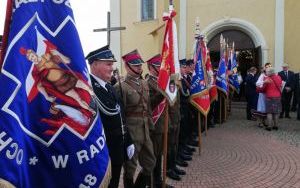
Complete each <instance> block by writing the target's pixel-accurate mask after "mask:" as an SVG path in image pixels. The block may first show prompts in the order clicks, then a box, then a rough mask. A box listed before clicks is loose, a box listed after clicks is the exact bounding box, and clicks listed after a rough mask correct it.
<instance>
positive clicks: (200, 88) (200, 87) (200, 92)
mask: <svg viewBox="0 0 300 188" xmlns="http://www.w3.org/2000/svg"><path fill="white" fill-rule="evenodd" d="M202 43H203V38H202V37H197V38H196V46H195V51H194V56H193V57H194V64H195V71H194V73H193V77H192V83H191V88H190V101H191V103H192V105H193V106H195V107H196V108H197V109H198V110H199V111H200V112H201V113H202V114H204V115H207V113H208V112H209V109H210V98H209V90H208V86H207V78H206V77H207V75H206V74H207V73H206V68H205V64H204V63H203V61H204V60H203V57H202V55H203V50H204V51H205V54H206V49H204V46H203V45H202Z"/></svg>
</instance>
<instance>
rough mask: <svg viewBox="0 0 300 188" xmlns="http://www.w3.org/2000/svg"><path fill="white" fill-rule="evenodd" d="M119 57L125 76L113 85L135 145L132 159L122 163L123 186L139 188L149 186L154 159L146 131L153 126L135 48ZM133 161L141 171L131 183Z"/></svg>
mask: <svg viewBox="0 0 300 188" xmlns="http://www.w3.org/2000/svg"><path fill="white" fill-rule="evenodd" d="M122 59H123V61H124V62H125V68H126V71H127V75H126V77H125V80H124V81H123V82H122V84H121V87H120V86H119V84H116V85H115V88H116V90H117V93H119V94H120V96H121V98H122V101H123V105H124V113H125V117H126V120H125V121H126V125H127V127H128V132H129V134H130V136H131V138H132V141H133V143H134V145H135V148H136V152H135V154H134V156H133V158H132V159H131V160H129V161H127V162H126V163H125V165H124V187H125V188H130V187H138V188H142V187H146V186H151V174H152V171H153V169H154V166H155V160H156V159H155V156H154V152H153V144H152V141H151V139H150V134H149V132H150V129H153V122H152V111H151V107H150V97H149V88H148V84H147V82H146V81H145V80H144V79H143V78H142V76H141V74H142V63H143V60H142V58H141V56H140V55H139V53H138V51H137V50H134V51H132V52H130V53H128V54H126V55H124V56H123V57H122ZM137 161H138V162H139V164H140V166H141V167H142V170H141V172H140V173H139V175H138V177H137V179H136V181H135V183H133V177H134V174H135V171H136V168H137Z"/></svg>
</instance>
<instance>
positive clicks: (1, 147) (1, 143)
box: [0, 132, 12, 152]
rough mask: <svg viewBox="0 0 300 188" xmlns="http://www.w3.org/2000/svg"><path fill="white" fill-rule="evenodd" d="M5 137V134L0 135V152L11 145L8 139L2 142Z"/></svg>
mask: <svg viewBox="0 0 300 188" xmlns="http://www.w3.org/2000/svg"><path fill="white" fill-rule="evenodd" d="M5 135H6V132H1V134H0V152H1V151H2V150H3V149H4V148H6V146H7V145H8V144H9V143H11V141H12V138H10V137H9V138H8V139H7V140H6V141H4V140H3V137H4V136H5Z"/></svg>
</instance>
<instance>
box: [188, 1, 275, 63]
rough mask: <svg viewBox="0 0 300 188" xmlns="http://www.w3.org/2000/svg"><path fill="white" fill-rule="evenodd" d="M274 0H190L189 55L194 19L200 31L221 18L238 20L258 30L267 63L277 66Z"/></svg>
mask: <svg viewBox="0 0 300 188" xmlns="http://www.w3.org/2000/svg"><path fill="white" fill-rule="evenodd" d="M275 3H276V2H275V0H272V1H270V0H250V1H249V0H214V1H211V0H201V1H199V0H188V1H187V20H188V23H187V27H188V28H187V51H186V53H187V56H188V57H189V56H190V55H191V51H192V44H193V41H194V38H193V36H194V29H195V18H196V17H199V19H200V27H201V30H203V29H204V28H206V27H207V26H209V25H210V24H212V23H214V22H217V21H218V20H222V19H230V18H239V19H242V20H245V21H247V22H250V23H252V24H253V25H255V27H257V28H258V29H259V30H260V32H261V33H262V35H263V36H264V38H265V40H266V43H267V44H266V45H267V46H268V49H264V50H267V51H268V56H269V57H267V58H268V61H270V62H272V63H273V64H274V44H275V42H274V41H275V40H274V37H275V35H274V33H275V32H274V28H275Z"/></svg>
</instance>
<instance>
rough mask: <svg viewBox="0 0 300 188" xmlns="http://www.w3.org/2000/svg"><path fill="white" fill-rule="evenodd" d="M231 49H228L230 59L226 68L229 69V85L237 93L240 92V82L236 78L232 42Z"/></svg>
mask: <svg viewBox="0 0 300 188" xmlns="http://www.w3.org/2000/svg"><path fill="white" fill-rule="evenodd" d="M232 46H233V47H232V49H231V51H230V59H229V62H228V70H229V71H230V75H229V76H228V80H229V86H230V87H231V88H232V89H233V91H235V92H237V93H239V92H240V83H239V78H238V76H239V75H238V72H237V69H238V64H237V61H236V52H235V50H234V43H233V45H232Z"/></svg>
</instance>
